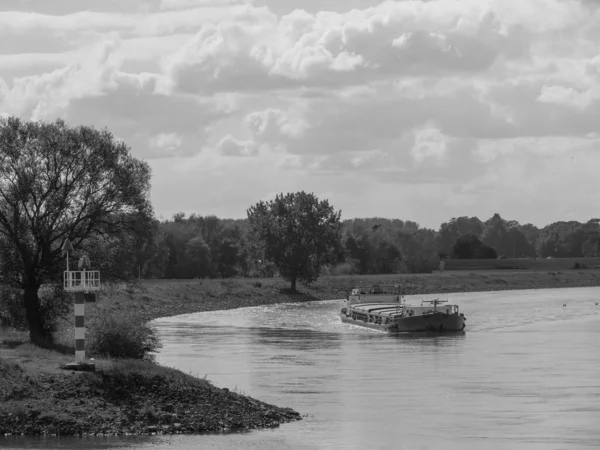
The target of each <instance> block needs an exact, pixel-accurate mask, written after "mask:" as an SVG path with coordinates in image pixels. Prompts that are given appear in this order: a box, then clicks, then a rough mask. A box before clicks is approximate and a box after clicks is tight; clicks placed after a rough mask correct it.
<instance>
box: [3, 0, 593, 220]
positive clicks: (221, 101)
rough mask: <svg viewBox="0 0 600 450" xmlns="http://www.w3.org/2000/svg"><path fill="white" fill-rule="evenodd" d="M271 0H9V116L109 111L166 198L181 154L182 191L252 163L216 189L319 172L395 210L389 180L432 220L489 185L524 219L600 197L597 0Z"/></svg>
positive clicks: (492, 195)
mask: <svg viewBox="0 0 600 450" xmlns="http://www.w3.org/2000/svg"><path fill="white" fill-rule="evenodd" d="M57 1H58V2H59V3H60V2H62V1H64V0H57ZM294 2H296V3H294ZM264 3H265V2H262V1H256V2H252V1H244V0H239V1H237V0H221V1H219V0H152V1H144V2H140V3H136V4H137V5H138V6H132V5H131V4H129V3H128V6H125V3H123V6H117V5H119V3H118V2H113V3H112V5H114V6H112V7H108V6H106V7H103V8H104V9H103V11H105V12H93V11H79V12H71V13H69V11H72V10H74V8H77V7H76V3H75V2H69V5H70V6H69V8H66V6H64V5H63V6H64V7H63V8H62V9H60V11H59V10H56V14H50V13H48V11H51V10H52V9H51V8H50V7H49V6H47V4H44V5H46V6H44V9H43V11H46V13H42V12H33V13H31V12H30V11H24V10H23V11H5V12H4V13H3V14H1V15H0V38H2V40H1V41H2V43H1V44H0V47H1V48H0V53H2V54H1V55H0V71H1V72H2V77H3V80H0V114H2V115H7V114H17V115H20V116H22V117H23V118H26V119H52V118H55V117H64V118H66V119H67V120H68V121H70V122H71V123H74V124H78V123H87V124H92V125H94V126H96V127H98V128H102V127H105V126H106V127H108V128H109V129H110V130H111V131H112V132H113V133H114V134H115V135H118V136H119V137H122V138H123V139H125V141H126V142H127V143H128V144H129V145H131V147H132V150H133V152H134V154H136V155H137V156H142V157H144V158H150V159H156V158H158V161H159V162H160V163H159V162H157V163H156V165H155V166H153V167H154V169H155V175H154V176H155V179H156V186H155V194H154V196H155V197H156V195H159V196H161V195H167V194H166V193H173V192H174V191H173V190H174V189H175V187H170V186H169V185H168V183H167V181H166V180H169V179H171V180H172V176H169V175H168V171H176V172H177V173H181V174H185V176H184V175H182V176H181V178H178V182H179V183H181V186H182V190H187V191H189V190H190V187H191V186H194V188H201V187H202V186H204V187H206V189H205V190H208V189H211V192H212V191H213V189H212V187H211V185H210V184H208V183H210V182H212V183H214V182H216V181H215V180H216V178H215V177H217V175H218V174H221V175H219V176H222V177H227V178H228V179H231V180H236V182H237V181H240V180H243V182H245V183H246V185H253V186H254V184H253V183H252V180H256V175H255V174H254V175H253V174H252V172H248V169H250V168H253V169H254V170H255V172H256V173H261V177H262V178H261V180H260V183H259V182H256V183H255V185H256V187H252V188H249V189H248V192H244V194H243V199H237V198H236V197H235V186H234V184H233V182H232V183H231V184H227V185H226V186H224V187H223V192H224V193H223V195H222V196H221V197H220V199H218V201H216V200H215V201H213V200H211V201H208V200H206V203H204V205H208V206H211V207H215V208H222V207H223V208H224V206H223V204H224V203H223V202H230V203H231V205H236V207H241V206H240V205H241V203H240V202H242V201H248V200H249V199H252V198H254V199H255V200H256V199H258V198H262V197H264V195H265V193H267V192H272V191H278V192H285V191H286V190H298V189H299V188H305V189H306V190H310V191H313V190H314V191H315V192H330V193H333V194H335V193H338V194H335V195H337V198H338V200H339V201H343V202H347V203H346V204H345V206H343V205H340V207H342V209H344V210H345V213H347V214H358V215H364V214H369V213H367V212H366V210H360V209H359V208H358V207H355V206H354V205H355V204H356V202H357V201H358V200H359V199H360V200H361V201H362V202H363V204H364V203H368V208H376V207H380V208H381V207H385V205H386V204H384V203H382V202H383V200H381V199H380V198H379V197H377V192H380V191H381V189H387V190H388V191H389V189H392V190H393V189H394V187H397V186H402V189H400V190H401V191H402V195H399V196H398V202H399V205H400V206H399V207H398V208H399V209H400V210H401V211H408V212H410V213H411V214H414V215H415V217H412V218H413V219H416V220H418V221H421V219H420V218H419V217H418V215H419V214H424V215H427V217H429V218H430V219H428V220H431V221H435V220H439V221H441V220H446V219H447V218H448V217H452V216H455V215H457V213H456V210H457V209H460V210H461V213H464V214H469V215H481V216H484V214H483V213H479V212H478V211H479V210H485V208H487V207H488V206H487V205H488V204H489V203H490V202H494V204H495V205H499V206H498V207H499V208H500V206H501V207H502V208H505V209H506V210H507V211H513V212H514V215H515V217H516V218H519V217H517V216H518V214H517V213H519V214H523V215H524V216H526V215H531V214H532V212H531V211H534V210H536V209H539V208H537V207H536V204H537V205H549V204H551V203H550V202H551V199H550V195H553V196H555V197H556V198H561V197H560V196H561V195H562V194H561V192H565V193H569V192H571V191H570V189H571V188H570V186H571V185H572V184H577V188H576V190H577V195H579V196H580V197H578V198H586V199H587V200H588V201H590V198H589V195H588V196H585V195H584V192H599V191H600V186H599V185H598V182H597V181H596V178H597V177H596V178H594V177H593V171H592V170H591V169H590V167H593V164H596V163H598V161H597V159H596V158H595V157H594V156H593V154H594V153H593V151H594V149H595V148H597V147H594V146H595V145H597V144H598V142H597V136H598V135H600V122H598V120H597V117H598V116H599V115H600V56H599V52H598V46H597V42H598V40H599V39H600V8H598V7H597V5H594V4H593V2H589V1H588V2H582V1H579V0H528V1H527V2H523V1H522V0H461V1H459V2H458V1H457V2H451V1H445V0H429V1H384V2H381V3H380V4H378V5H375V6H372V7H368V8H367V7H363V8H362V9H353V10H351V11H347V10H348V9H350V8H349V7H346V6H343V5H342V3H344V5H345V4H346V2H333V1H332V2H327V3H323V5H333V6H328V8H332V7H334V8H339V10H338V11H318V7H317V6H311V8H312V9H311V11H312V12H306V11H303V10H302V9H301V8H303V7H304V6H305V4H304V3H301V2H299V1H298V0H286V4H285V5H283V4H280V3H278V4H277V8H278V9H277V11H282V10H284V9H285V8H288V9H290V5H292V6H293V5H296V6H297V7H298V9H297V10H295V11H293V12H291V13H289V14H284V15H281V14H279V13H277V14H276V13H275V9H273V10H271V9H269V8H267V7H265V6H259V5H262V4H264ZM374 3H375V2H369V4H374ZM142 4H144V5H146V7H145V8H143V7H141V6H139V5H142ZM267 4H272V5H275V3H267ZM39 5H41V3H39ZM65 5H66V3H65ZM284 6H285V8H284ZM118 8H122V9H118ZM33 9H35V8H33V7H32V10H33ZM38 9H39V8H38ZM81 9H83V7H81ZM343 10H346V11H343ZM39 11H42V9H39ZM28 52H30V53H28ZM234 136H235V137H234ZM596 151H597V150H596ZM570 154H577V158H576V159H577V160H578V161H580V162H579V164H580V165H581V164H583V163H582V162H581V161H584V162H585V167H579V166H576V165H574V164H575V163H574V162H572V161H573V160H572V159H571V158H569V156H570ZM172 156H178V158H172ZM234 156H251V157H246V158H242V157H234ZM567 163H568V164H567ZM263 168H268V169H264V171H265V173H264V174H263V173H262V171H261V170H263ZM495 170H497V171H495ZM199 171H200V172H201V173H202V174H203V177H200V178H201V179H196V178H198V177H196V178H193V176H195V174H197V173H198V172H199ZM556 174H560V176H555V175H556ZM171 175H172V172H171ZM357 175H359V176H360V179H361V181H362V182H361V183H360V188H359V187H356V177H357ZM263 178H264V179H263ZM161 180H162V181H161ZM211 180H212V181H211ZM202 183H207V184H202ZM307 185H308V188H306V186H307ZM312 185H314V186H315V188H314V189H312ZM254 189H255V190H254ZM160 192H163V193H162V194H160ZM341 192H343V194H342V193H341ZM519 192H521V193H522V192H527V195H528V196H529V197H527V196H524V195H522V194H521V195H519ZM484 193H485V195H484ZM333 194H332V195H333ZM450 194H452V195H450ZM565 195H566V194H565ZM175 197H176V198H179V197H180V196H175ZM444 197H447V199H446V200H443V201H440V200H439V198H444ZM182 201H183V200H182ZM195 201H196V200H195ZM197 201H200V200H197ZM332 201H333V200H332ZM552 201H557V200H555V199H554V200H552ZM429 202H433V203H434V204H435V205H437V207H434V208H430V207H426V205H427V204H428V203H429ZM519 202H521V204H519ZM536 202H537V203H536ZM564 202H565V203H568V202H570V200H569V199H568V198H567V199H565V200H564ZM162 204H163V205H165V203H164V202H163V203H162ZM574 204H575V206H574V207H575V209H576V210H577V208H579V211H586V209H585V205H584V202H583V201H579V200H577V201H576V202H574ZM196 206H198V207H202V204H201V203H198V204H196ZM336 206H338V205H336ZM165 207H166V206H165ZM233 207H234V206H231V208H233ZM471 207H472V208H480V209H479V210H477V211H466V210H465V209H468V208H471ZM159 208H160V207H159ZM353 208H354V209H353ZM463 208H464V209H463ZM181 209H184V208H180V210H181ZM432 209H433V210H435V213H432V212H431V210H432ZM548 209H549V210H550V209H552V208H548ZM588 210H589V209H588ZM369 211H372V214H376V210H375V209H373V210H371V209H369ZM485 211H486V210H485ZM565 211H566V210H565ZM433 214H435V217H436V218H435V219H433V218H432V217H433ZM548 214H549V213H548ZM565 214H566V212H565ZM226 215H227V214H226ZM504 215H510V213H507V214H503V216H504ZM539 217H540V218H541V217H546V216H543V214H542V213H539ZM548 217H549V216H548ZM405 218H407V217H405ZM529 220H533V219H529ZM540 220H542V219H540ZM544 220H545V219H544ZM426 223H428V222H426Z"/></svg>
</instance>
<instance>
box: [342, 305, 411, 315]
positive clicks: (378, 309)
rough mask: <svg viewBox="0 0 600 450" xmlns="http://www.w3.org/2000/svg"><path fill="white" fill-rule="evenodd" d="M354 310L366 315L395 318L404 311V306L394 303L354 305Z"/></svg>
mask: <svg viewBox="0 0 600 450" xmlns="http://www.w3.org/2000/svg"><path fill="white" fill-rule="evenodd" d="M352 309H357V310H360V311H361V312H364V313H366V314H380V315H383V316H395V315H397V314H400V312H401V311H402V305H400V304H393V303H355V304H353V305H352Z"/></svg>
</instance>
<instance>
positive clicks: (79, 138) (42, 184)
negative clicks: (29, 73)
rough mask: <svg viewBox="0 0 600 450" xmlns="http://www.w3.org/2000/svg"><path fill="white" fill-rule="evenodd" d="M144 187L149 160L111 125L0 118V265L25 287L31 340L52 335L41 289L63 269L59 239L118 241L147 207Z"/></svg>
mask: <svg viewBox="0 0 600 450" xmlns="http://www.w3.org/2000/svg"><path fill="white" fill-rule="evenodd" d="M149 189H150V168H149V166H148V165H147V164H146V163H145V162H142V161H139V160H137V159H135V158H133V157H132V156H131V155H130V154H129V149H128V147H127V146H126V145H125V144H124V143H122V142H118V141H116V140H115V139H114V137H113V136H112V135H111V134H110V133H109V132H108V131H97V130H95V129H93V128H90V127H85V126H80V127H75V128H71V127H69V126H67V125H66V124H65V123H64V122H63V121H60V120H59V121H57V122H54V123H43V122H24V121H21V120H19V119H17V118H12V117H11V118H3V119H0V248H1V250H2V259H1V260H0V273H1V275H2V276H3V278H4V282H5V283H8V284H10V285H13V286H19V287H20V288H21V289H23V303H24V307H25V310H26V318H27V323H28V328H29V332H30V337H31V340H32V341H33V342H36V343H38V344H42V345H44V344H47V343H50V341H51V340H52V334H51V332H50V328H51V327H48V326H47V324H46V323H45V319H46V318H47V314H45V312H44V310H43V306H42V302H41V301H40V298H39V295H38V290H39V288H40V286H41V285H42V284H44V283H52V282H56V281H58V279H59V277H60V276H61V271H62V270H63V268H64V262H63V261H64V260H63V258H62V255H61V246H62V244H63V242H64V241H65V240H66V239H70V240H71V242H72V244H73V246H74V248H75V250H76V251H77V250H81V249H85V248H86V246H87V247H89V248H92V249H93V248H96V247H98V248H99V249H103V250H104V245H103V244H106V243H107V242H111V243H112V244H113V245H112V247H113V248H122V247H123V240H122V239H121V241H120V242H118V243H116V244H115V243H114V240H115V239H117V238H116V237H115V236H119V237H122V236H123V234H126V232H127V231H132V232H135V228H136V225H137V224H139V223H140V222H144V221H146V220H149V219H150V217H151V215H152V208H151V205H150V201H149V196H148V192H149ZM98 243H99V244H98ZM108 253H109V255H108V258H107V259H108V260H111V261H115V254H114V253H110V252H108ZM72 256H73V255H72Z"/></svg>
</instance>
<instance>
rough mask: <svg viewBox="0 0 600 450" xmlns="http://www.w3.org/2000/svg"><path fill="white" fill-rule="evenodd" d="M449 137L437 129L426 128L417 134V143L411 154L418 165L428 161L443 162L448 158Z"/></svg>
mask: <svg viewBox="0 0 600 450" xmlns="http://www.w3.org/2000/svg"><path fill="white" fill-rule="evenodd" d="M446 140H447V137H446V136H444V135H443V133H441V132H440V130H439V129H437V128H424V129H421V130H418V131H417V132H415V143H414V145H413V147H412V149H411V154H412V156H413V158H414V159H415V161H416V163H417V164H421V163H422V162H423V161H424V160H426V159H433V160H435V161H436V162H441V161H442V160H443V159H444V157H445V156H446V150H447V145H446Z"/></svg>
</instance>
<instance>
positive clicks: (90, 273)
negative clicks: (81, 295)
mask: <svg viewBox="0 0 600 450" xmlns="http://www.w3.org/2000/svg"><path fill="white" fill-rule="evenodd" d="M63 287H64V289H65V291H85V292H89V291H99V290H100V271H99V270H70V271H65V272H64V284H63Z"/></svg>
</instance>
